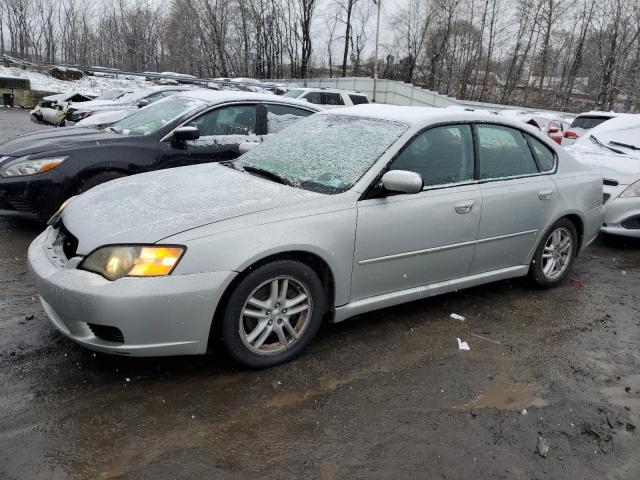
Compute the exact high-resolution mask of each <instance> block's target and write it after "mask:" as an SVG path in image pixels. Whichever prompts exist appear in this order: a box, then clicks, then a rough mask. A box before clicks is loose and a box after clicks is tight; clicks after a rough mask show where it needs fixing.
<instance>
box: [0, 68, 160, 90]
mask: <svg viewBox="0 0 640 480" xmlns="http://www.w3.org/2000/svg"><path fill="white" fill-rule="evenodd" d="M0 77H13V78H27V79H29V80H30V81H31V89H32V90H44V91H47V92H56V93H70V92H78V93H83V94H85V95H99V94H101V93H103V92H106V91H107V90H111V89H114V88H130V89H139V88H146V87H151V86H153V85H154V83H152V82H148V81H146V80H145V79H144V77H137V78H105V77H93V76H84V77H82V78H81V79H80V80H58V79H56V78H53V77H52V76H51V75H48V74H46V73H41V72H34V71H32V70H22V69H20V68H15V67H4V66H0Z"/></svg>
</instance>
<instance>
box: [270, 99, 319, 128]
mask: <svg viewBox="0 0 640 480" xmlns="http://www.w3.org/2000/svg"><path fill="white" fill-rule="evenodd" d="M265 107H266V108H267V125H268V127H267V128H268V130H267V131H268V133H276V132H279V131H280V130H282V129H284V128H287V127H288V126H289V125H291V124H292V123H294V122H295V121H297V120H300V119H301V118H302V117H308V116H309V115H311V114H312V113H313V112H310V111H309V110H303V109H301V108H296V107H291V106H289V105H274V104H271V103H266V104H265Z"/></svg>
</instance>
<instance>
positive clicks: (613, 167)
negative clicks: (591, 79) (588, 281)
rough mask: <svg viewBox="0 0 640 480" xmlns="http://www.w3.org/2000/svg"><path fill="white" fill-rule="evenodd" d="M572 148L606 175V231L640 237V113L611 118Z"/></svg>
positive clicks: (570, 148)
mask: <svg viewBox="0 0 640 480" xmlns="http://www.w3.org/2000/svg"><path fill="white" fill-rule="evenodd" d="M568 151H569V152H570V153H571V154H572V155H573V156H574V157H575V158H576V159H578V161H580V162H581V163H582V164H584V165H585V166H586V167H590V168H596V169H598V170H600V171H601V172H602V176H603V177H604V188H603V190H604V199H603V203H604V206H605V212H604V223H603V224H602V231H603V232H605V233H608V234H611V235H621V236H624V237H632V238H640V115H624V116H620V117H618V118H613V119H611V120H608V121H606V122H604V123H602V124H600V125H598V126H597V127H595V128H594V129H593V130H591V131H590V132H588V133H587V134H586V135H585V136H583V137H582V138H580V139H579V140H578V141H577V142H576V143H575V144H574V145H572V146H571V147H569V148H568Z"/></svg>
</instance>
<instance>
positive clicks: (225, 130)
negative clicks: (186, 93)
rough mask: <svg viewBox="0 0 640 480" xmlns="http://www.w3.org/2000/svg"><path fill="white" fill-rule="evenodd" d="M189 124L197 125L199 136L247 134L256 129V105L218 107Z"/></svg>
mask: <svg viewBox="0 0 640 480" xmlns="http://www.w3.org/2000/svg"><path fill="white" fill-rule="evenodd" d="M190 125H194V126H196V127H198V130H200V136H201V137H209V136H211V135H249V134H251V133H253V132H255V130H256V107H255V105H233V106H229V107H222V108H218V109H216V110H212V111H210V112H207V113H205V114H204V115H201V116H199V117H198V118H196V119H195V120H193V121H192V122H190Z"/></svg>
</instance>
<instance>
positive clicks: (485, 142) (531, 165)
mask: <svg viewBox="0 0 640 480" xmlns="http://www.w3.org/2000/svg"><path fill="white" fill-rule="evenodd" d="M476 128H477V134H478V160H479V162H480V178H481V179H487V178H504V177H514V176H520V175H530V174H532V173H537V172H538V167H537V166H536V162H535V160H534V158H533V155H532V153H531V150H530V149H529V146H528V145H527V142H526V140H525V138H524V135H523V133H522V132H520V130H516V129H515V128H509V127H502V126H499V125H478V126H477V127H476Z"/></svg>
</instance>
